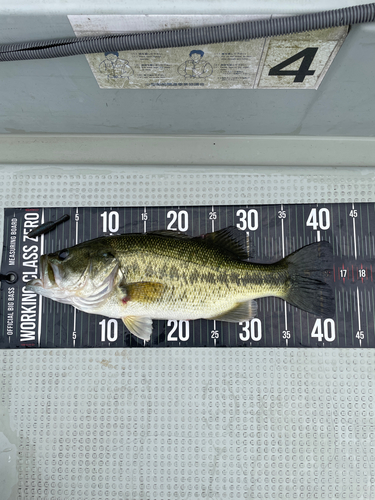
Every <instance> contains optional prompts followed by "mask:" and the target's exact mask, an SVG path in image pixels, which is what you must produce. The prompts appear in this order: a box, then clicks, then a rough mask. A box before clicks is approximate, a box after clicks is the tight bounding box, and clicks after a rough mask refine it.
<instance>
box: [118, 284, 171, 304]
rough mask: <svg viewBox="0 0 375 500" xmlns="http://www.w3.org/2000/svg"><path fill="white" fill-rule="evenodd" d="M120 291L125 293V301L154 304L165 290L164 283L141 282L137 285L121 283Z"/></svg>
mask: <svg viewBox="0 0 375 500" xmlns="http://www.w3.org/2000/svg"><path fill="white" fill-rule="evenodd" d="M119 286H120V289H121V291H122V292H123V293H124V298H123V301H124V302H127V301H129V300H132V301H135V302H153V301H156V300H157V299H158V298H160V297H161V295H162V294H163V291H164V289H165V285H163V284H162V283H151V282H148V281H139V282H137V283H124V284H122V283H120V285H119Z"/></svg>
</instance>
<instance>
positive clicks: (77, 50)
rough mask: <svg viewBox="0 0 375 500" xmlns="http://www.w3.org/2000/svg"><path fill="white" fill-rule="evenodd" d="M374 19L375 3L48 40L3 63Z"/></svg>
mask: <svg viewBox="0 0 375 500" xmlns="http://www.w3.org/2000/svg"><path fill="white" fill-rule="evenodd" d="M374 19H375V4H374V3H370V4H366V5H356V6H354V7H346V8H344V9H337V10H329V11H324V12H314V13H311V14H303V15H300V16H286V17H276V18H271V19H264V20H256V21H244V22H240V23H231V24H223V25H220V26H205V27H201V28H186V29H176V30H164V31H155V32H147V33H134V34H124V35H102V36H90V37H82V38H80V37H79V38H65V39H61V40H45V41H42V42H25V43H16V44H9V45H2V46H0V61H16V60H22V59H49V58H53V57H66V56H75V55H78V54H95V53H99V52H113V51H121V50H144V49H161V48H167V47H188V46H194V45H195V46H197V45H207V44H210V43H222V42H235V41H238V40H252V39H254V38H267V37H271V36H277V35H287V34H291V33H301V32H304V31H312V30H320V29H324V28H332V27H335V26H347V25H351V24H359V23H369V22H373V21H374Z"/></svg>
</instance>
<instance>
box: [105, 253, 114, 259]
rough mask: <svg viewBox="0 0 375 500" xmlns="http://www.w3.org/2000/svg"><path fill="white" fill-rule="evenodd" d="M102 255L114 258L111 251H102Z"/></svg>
mask: <svg viewBox="0 0 375 500" xmlns="http://www.w3.org/2000/svg"><path fill="white" fill-rule="evenodd" d="M103 257H106V258H108V259H114V258H115V256H114V255H113V253H111V252H104V253H103Z"/></svg>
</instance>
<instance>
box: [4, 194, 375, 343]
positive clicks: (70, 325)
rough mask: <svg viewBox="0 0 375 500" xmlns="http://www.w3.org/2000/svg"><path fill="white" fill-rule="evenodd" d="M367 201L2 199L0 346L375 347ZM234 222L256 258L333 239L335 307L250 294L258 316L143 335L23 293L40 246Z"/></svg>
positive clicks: (374, 245)
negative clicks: (80, 203)
mask: <svg viewBox="0 0 375 500" xmlns="http://www.w3.org/2000/svg"><path fill="white" fill-rule="evenodd" d="M374 208H375V207H374V204H371V203H340V204H301V205H285V204H282V205H263V206H259V205H238V206H214V205H210V206H195V207H192V206H182V205H179V206H171V207H99V208H93V207H81V208H73V207H72V208H43V209H42V208H39V209H38V208H36V209H5V211H4V245H3V254H2V261H1V273H2V274H8V273H9V272H15V273H16V274H17V275H18V277H19V279H18V281H17V282H16V283H13V284H10V283H7V282H6V281H2V282H1V295H0V300H1V305H0V328H1V331H0V348H22V347H24V348H25V347H28V348H30V347H41V348H44V347H47V348H53V347H71V348H80V347H139V348H142V347H143V348H148V347H180V348H183V347H211V348H213V349H215V348H222V347H235V346H239V347H248V348H251V347H288V348H290V347H319V348H333V347H360V348H366V347H375V330H374V311H375V303H374V300H375V299H374V292H373V280H374V271H375V267H374V260H373V259H374V258H375V240H374V235H375V210H374ZM64 214H68V215H69V216H70V221H69V222H66V223H64V224H62V225H59V226H57V228H56V229H54V230H53V231H52V232H51V233H47V234H45V235H43V236H40V237H36V238H33V239H31V238H28V237H27V233H28V232H30V231H31V230H32V229H33V228H35V227H37V226H38V225H40V224H41V223H42V221H43V220H44V221H54V220H57V218H59V217H61V216H62V215H64ZM228 226H235V227H237V228H238V231H239V234H241V235H242V236H243V245H244V248H246V250H247V252H248V255H250V259H251V260H253V261H254V262H262V263H271V262H275V261H277V260H280V259H281V258H282V257H283V256H286V255H288V254H289V253H291V252H293V251H294V250H296V249H299V248H301V247H303V246H305V245H307V244H309V243H312V242H315V241H321V240H326V241H330V242H331V243H332V245H333V266H332V273H331V278H332V286H333V288H334V294H335V297H336V311H335V315H334V316H333V317H332V318H319V317H316V316H314V315H312V314H308V313H306V312H304V311H301V310H300V309H298V308H296V307H294V306H290V304H288V303H287V302H285V301H284V300H281V299H277V298H273V297H268V298H263V299H257V302H258V315H257V317H256V318H254V319H252V320H249V321H245V322H242V323H241V324H239V323H227V322H220V321H213V320H210V321H208V320H196V321H188V320H186V321H176V320H169V321H168V319H166V320H165V321H155V320H154V322H153V335H152V336H151V341H150V342H147V343H144V342H143V341H140V340H139V339H137V338H136V337H134V336H133V335H131V334H130V333H129V331H128V330H127V329H126V327H125V326H124V324H123V323H122V321H121V320H120V319H113V318H106V317H103V316H96V315H91V314H86V313H83V312H81V311H77V310H76V309H74V308H73V307H71V306H68V305H64V306H63V305H62V304H59V303H57V302H54V301H52V300H50V299H46V298H44V299H42V300H43V302H42V300H41V298H40V296H37V295H35V294H31V293H28V292H27V291H26V290H25V288H24V284H25V282H26V281H28V280H29V279H32V277H36V276H37V275H39V269H38V259H39V256H40V255H41V253H43V252H44V253H51V252H55V251H57V250H62V248H58V245H59V243H58V242H59V241H60V242H61V243H60V245H64V246H68V247H69V246H73V245H74V244H76V242H77V241H79V242H81V241H87V240H90V239H93V238H96V237H100V236H103V235H104V236H109V235H111V234H122V233H130V232H132V233H137V232H139V233H143V232H148V231H155V230H157V229H169V230H170V231H175V232H178V231H179V232H182V233H185V234H187V235H191V236H198V235H201V234H205V233H207V232H212V231H217V230H219V229H222V228H224V227H228Z"/></svg>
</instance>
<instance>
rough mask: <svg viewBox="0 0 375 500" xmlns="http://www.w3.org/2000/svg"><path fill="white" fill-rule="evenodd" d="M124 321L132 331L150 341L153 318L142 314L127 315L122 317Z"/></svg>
mask: <svg viewBox="0 0 375 500" xmlns="http://www.w3.org/2000/svg"><path fill="white" fill-rule="evenodd" d="M122 321H123V322H124V325H125V326H126V328H127V329H128V330H129V332H130V333H132V334H133V335H135V336H136V337H138V338H139V339H142V340H145V341H146V342H149V340H150V338H151V333H152V319H150V318H142V317H140V316H126V317H125V318H122Z"/></svg>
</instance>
